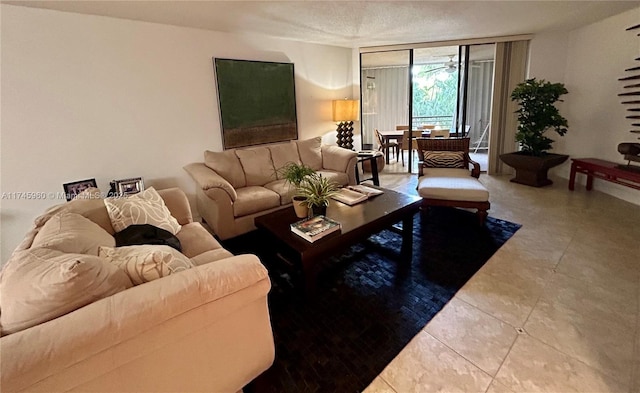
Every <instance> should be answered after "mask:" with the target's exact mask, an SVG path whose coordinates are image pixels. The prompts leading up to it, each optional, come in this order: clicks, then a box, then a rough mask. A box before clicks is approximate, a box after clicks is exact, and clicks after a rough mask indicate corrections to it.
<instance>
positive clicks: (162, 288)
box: [0, 254, 273, 391]
mask: <svg viewBox="0 0 640 393" xmlns="http://www.w3.org/2000/svg"><path fill="white" fill-rule="evenodd" d="M270 287H271V284H270V281H269V277H268V275H267V271H266V269H265V268H264V266H263V265H262V264H261V263H260V260H259V259H258V258H257V257H256V256H255V255H249V254H247V255H239V256H235V257H231V258H226V259H222V260H219V261H216V262H213V263H207V264H204V265H201V266H197V267H195V268H193V269H189V270H186V271H183V272H180V273H176V274H173V275H170V276H167V277H163V278H160V279H158V280H155V281H151V282H148V283H145V284H142V285H138V286H136V287H133V288H130V289H128V290H125V291H123V292H119V293H117V294H115V295H113V296H110V297H108V298H105V299H101V300H99V301H96V302H94V303H91V304H89V305H87V306H85V307H82V308H80V309H78V310H76V311H74V312H72V313H69V314H66V315H64V316H62V317H59V318H56V319H54V320H51V321H48V322H45V323H42V324H40V325H37V326H34V327H32V328H29V329H26V330H23V331H21V332H17V333H14V334H11V335H8V336H4V337H2V339H1V340H2V355H3V361H2V363H1V367H2V370H1V371H2V372H1V373H0V375H1V377H2V387H3V390H4V389H6V390H7V391H17V390H22V389H29V387H31V386H32V385H36V384H38V385H40V387H41V388H42V390H60V391H63V390H64V391H67V390H71V389H73V388H74V387H76V386H77V385H79V384H82V383H85V382H87V380H90V378H94V377H96V376H98V377H99V376H100V375H104V374H107V373H109V372H110V371H112V370H113V369H114V367H120V366H121V365H122V366H123V367H124V366H126V365H127V364H129V363H130V362H132V361H134V360H135V359H140V358H149V357H151V358H153V357H154V356H158V355H157V354H158V351H161V350H162V348H164V347H166V346H169V348H171V345H174V343H176V342H180V340H183V339H188V338H189V337H191V336H193V335H194V334H201V333H200V332H206V331H207V330H208V329H210V328H212V327H214V326H217V325H218V324H220V323H221V322H222V321H223V320H224V319H225V318H227V317H229V316H230V315H233V314H234V313H238V312H240V313H242V312H243V311H242V310H243V309H245V308H246V306H247V305H248V304H256V301H257V302H258V303H257V304H263V305H262V306H261V307H262V308H264V309H265V310H263V311H264V316H260V318H261V319H260V320H259V322H258V321H249V322H253V323H254V325H253V326H254V331H253V333H252V334H253V335H254V336H255V338H256V339H258V340H259V341H257V343H258V344H259V345H263V346H264V345H266V346H267V348H270V349H269V350H268V351H267V353H266V354H264V353H263V354H262V355H261V356H262V358H261V362H262V363H269V356H271V359H270V360H271V361H272V360H273V357H272V354H273V351H272V348H273V336H272V333H271V329H270V325H269V318H268V314H267V313H266V295H267V293H268V292H269V289H270ZM212 307H213V308H212ZM263 319H264V320H263ZM258 326H259V327H258ZM196 337H197V336H196ZM214 340H215V338H214ZM234 340H235V341H234V342H241V341H242V338H241V337H235V338H234ZM252 340H253V338H251V337H246V341H248V342H250V343H252V344H254V345H255V344H256V342H252ZM201 345H204V343H202V344H201ZM207 345H211V343H207ZM225 345H226V344H224V345H222V347H224V348H226V347H225ZM238 345H240V344H238ZM26 348H28V350H25V349H26ZM263 348H264V347H263ZM228 349H229V351H231V352H230V353H218V354H217V355H216V354H212V355H211V356H218V357H222V358H223V359H224V358H225V356H226V360H227V362H231V361H232V359H233V360H237V361H238V362H240V361H241V360H242V361H247V359H245V358H242V359H235V357H236V355H235V352H234V351H233V348H228ZM243 349H244V348H243ZM170 350H172V351H180V346H178V348H177V349H176V348H172V349H170ZM185 350H186V349H185ZM269 351H271V353H269ZM214 352H215V351H214ZM154 354H155V355H154ZM249 355H251V354H250V353H249ZM189 356H190V355H189V353H175V354H173V356H170V357H169V359H176V362H177V365H178V366H179V365H180V364H182V363H184V362H183V359H187V358H188V357H189ZM238 356H243V355H242V354H239V355H238ZM105 359H110V360H109V361H105ZM112 362H117V364H112ZM145 364H146V363H145ZM234 365H235V364H234ZM165 366H167V367H171V365H165ZM202 366H203V367H210V365H209V364H203V365H202ZM153 367H157V365H155V366H153ZM185 367H186V371H187V372H188V371H189V370H191V369H193V370H195V371H196V372H197V373H205V370H201V368H202V367H200V365H199V363H194V364H189V363H187V364H186V365H185ZM267 367H268V366H267ZM82 370H84V371H82ZM87 370H91V372H87ZM134 371H135V370H134ZM173 371H175V370H173ZM209 372H210V373H212V374H220V373H224V372H226V371H225V370H219V369H215V370H211V369H209ZM143 374H144V373H143ZM107 375H108V374H107ZM72 376H73V377H72ZM151 377H154V376H149V378H148V379H151ZM218 377H219V375H218ZM113 378H115V379H117V373H116V375H115V376H114V377H113ZM142 378H143V379H144V378H146V377H144V376H142ZM156 378H157V376H156ZM83 379H85V380H84V381H83ZM116 382H117V381H116ZM130 382H134V381H130ZM137 382H140V381H137ZM246 382H248V381H242V383H246ZM114 383H115V382H114ZM147 383H153V381H148V382H147ZM62 385H64V386H62ZM239 385H240V387H241V386H242V384H239ZM147 387H148V386H147ZM158 388H159V387H158ZM127 390H136V388H135V385H131V386H129V388H128V389H127Z"/></svg>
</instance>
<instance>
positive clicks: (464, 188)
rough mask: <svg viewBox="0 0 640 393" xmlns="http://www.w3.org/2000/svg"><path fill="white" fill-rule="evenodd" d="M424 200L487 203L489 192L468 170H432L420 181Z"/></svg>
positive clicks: (420, 193)
mask: <svg viewBox="0 0 640 393" xmlns="http://www.w3.org/2000/svg"><path fill="white" fill-rule="evenodd" d="M418 195H420V196H421V197H422V198H430V199H444V200H447V201H470V202H486V201H488V200H489V191H488V190H487V189H486V188H485V186H484V185H483V184H482V183H480V181H479V180H478V179H476V178H475V177H473V176H471V173H470V172H469V170H468V169H451V168H431V169H426V170H425V176H422V177H420V180H419V181H418Z"/></svg>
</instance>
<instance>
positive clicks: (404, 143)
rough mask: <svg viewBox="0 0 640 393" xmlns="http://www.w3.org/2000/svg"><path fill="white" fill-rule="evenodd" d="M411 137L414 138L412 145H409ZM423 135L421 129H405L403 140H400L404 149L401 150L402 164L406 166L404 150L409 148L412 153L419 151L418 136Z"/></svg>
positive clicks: (401, 147)
mask: <svg viewBox="0 0 640 393" xmlns="http://www.w3.org/2000/svg"><path fill="white" fill-rule="evenodd" d="M409 137H411V138H413V139H412V140H411V145H409ZM421 137H422V131H421V130H418V131H409V130H404V132H403V133H402V141H401V142H400V150H402V152H401V156H402V166H404V151H405V150H407V151H408V152H410V153H409V154H412V153H413V152H414V151H415V152H416V153H417V152H418V143H417V142H416V138H421ZM407 157H408V156H407Z"/></svg>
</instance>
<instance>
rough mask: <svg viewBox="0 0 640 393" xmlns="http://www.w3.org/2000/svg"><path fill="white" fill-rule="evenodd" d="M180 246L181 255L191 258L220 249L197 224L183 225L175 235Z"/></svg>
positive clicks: (214, 239) (200, 225) (207, 232)
mask: <svg viewBox="0 0 640 393" xmlns="http://www.w3.org/2000/svg"><path fill="white" fill-rule="evenodd" d="M176 236H177V237H178V239H179V240H180V244H181V245H182V253H183V254H184V255H185V256H186V257H187V258H193V257H195V256H197V255H200V254H202V253H203V252H207V251H209V250H216V249H218V248H222V246H221V245H220V243H218V241H217V240H216V238H214V237H213V236H212V235H211V234H210V233H209V231H207V230H206V229H204V227H203V226H202V224H200V223H199V222H192V223H190V224H187V225H183V226H182V229H181V230H180V232H178V234H177V235H176Z"/></svg>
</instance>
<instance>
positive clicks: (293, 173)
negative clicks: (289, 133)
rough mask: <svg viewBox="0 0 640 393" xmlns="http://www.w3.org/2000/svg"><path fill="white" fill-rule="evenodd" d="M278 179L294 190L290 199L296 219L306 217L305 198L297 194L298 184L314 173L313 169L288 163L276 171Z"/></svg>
mask: <svg viewBox="0 0 640 393" xmlns="http://www.w3.org/2000/svg"><path fill="white" fill-rule="evenodd" d="M278 172H279V174H280V177H282V178H283V179H285V180H286V181H287V183H289V185H291V186H293V187H294V188H295V190H294V191H293V192H294V195H293V197H292V198H291V199H292V202H293V208H294V210H295V212H296V216H298V218H304V217H307V215H308V209H309V208H308V206H307V204H306V203H305V200H306V198H305V197H304V196H302V195H300V194H299V192H298V191H299V189H300V183H302V181H303V180H304V179H305V178H306V177H307V176H311V175H313V174H315V173H316V171H314V170H313V169H311V168H309V167H308V166H306V165H304V164H298V163H295V162H290V163H288V164H286V165H285V166H283V167H282V168H280V169H279V170H278Z"/></svg>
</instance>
